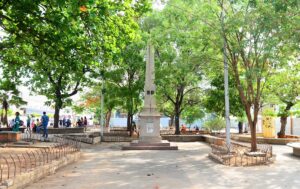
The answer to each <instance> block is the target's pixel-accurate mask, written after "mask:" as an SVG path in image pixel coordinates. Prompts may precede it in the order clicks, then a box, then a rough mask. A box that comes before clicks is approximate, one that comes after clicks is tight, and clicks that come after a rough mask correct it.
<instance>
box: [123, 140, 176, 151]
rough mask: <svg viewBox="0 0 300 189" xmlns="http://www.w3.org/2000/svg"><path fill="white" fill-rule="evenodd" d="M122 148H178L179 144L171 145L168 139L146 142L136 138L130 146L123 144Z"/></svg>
mask: <svg viewBox="0 0 300 189" xmlns="http://www.w3.org/2000/svg"><path fill="white" fill-rule="evenodd" d="M122 150H178V146H173V145H172V146H171V144H170V142H168V141H167V140H162V141H160V142H145V141H138V140H134V141H133V142H131V143H130V145H129V146H123V147H122Z"/></svg>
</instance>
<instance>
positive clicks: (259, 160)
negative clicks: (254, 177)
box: [209, 143, 273, 166]
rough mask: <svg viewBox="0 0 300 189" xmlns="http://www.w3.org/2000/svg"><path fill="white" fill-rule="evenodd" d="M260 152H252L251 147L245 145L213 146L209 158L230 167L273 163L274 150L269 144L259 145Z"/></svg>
mask: <svg viewBox="0 0 300 189" xmlns="http://www.w3.org/2000/svg"><path fill="white" fill-rule="evenodd" d="M257 147H258V151H256V152H251V151H250V147H249V146H247V145H243V144H238V143H232V144H230V145H226V144H223V145H215V144H211V149H212V151H211V153H210V154H209V156H210V157H211V158H213V159H214V160H217V161H218V162H220V163H222V164H224V165H228V166H255V165H262V164H263V165H264V164H268V163H271V162H272V161H273V159H272V157H273V149H272V146H271V145H268V144H258V146H257Z"/></svg>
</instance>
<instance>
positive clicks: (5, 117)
mask: <svg viewBox="0 0 300 189" xmlns="http://www.w3.org/2000/svg"><path fill="white" fill-rule="evenodd" d="M7 111H8V109H7V108H5V109H4V113H5V114H4V120H3V121H4V122H3V125H6V127H8V118H7Z"/></svg>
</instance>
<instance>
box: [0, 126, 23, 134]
mask: <svg viewBox="0 0 300 189" xmlns="http://www.w3.org/2000/svg"><path fill="white" fill-rule="evenodd" d="M25 129H26V127H20V128H19V131H20V132H22V133H24V131H25ZM0 131H12V128H10V127H1V128H0Z"/></svg>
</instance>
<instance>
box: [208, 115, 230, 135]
mask: <svg viewBox="0 0 300 189" xmlns="http://www.w3.org/2000/svg"><path fill="white" fill-rule="evenodd" d="M225 127H226V122H225V120H224V119H223V118H221V117H216V118H214V119H212V120H209V121H206V122H205V123H204V128H205V129H207V130H209V131H210V132H212V131H218V132H219V131H220V130H221V129H224V128H225Z"/></svg>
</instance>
